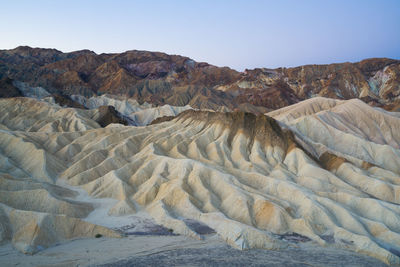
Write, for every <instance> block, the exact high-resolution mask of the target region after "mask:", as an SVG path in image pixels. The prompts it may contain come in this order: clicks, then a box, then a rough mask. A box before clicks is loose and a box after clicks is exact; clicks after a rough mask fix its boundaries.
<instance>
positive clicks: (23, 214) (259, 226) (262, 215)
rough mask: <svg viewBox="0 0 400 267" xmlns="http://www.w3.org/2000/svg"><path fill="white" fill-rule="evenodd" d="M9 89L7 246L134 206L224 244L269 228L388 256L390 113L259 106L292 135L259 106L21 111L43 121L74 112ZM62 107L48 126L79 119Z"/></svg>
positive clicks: (2, 164)
mask: <svg viewBox="0 0 400 267" xmlns="http://www.w3.org/2000/svg"><path fill="white" fill-rule="evenodd" d="M19 100H20V102H16V103H13V104H7V101H9V100H1V101H0V108H3V110H1V113H0V114H2V116H3V118H1V119H0V125H1V126H0V127H1V129H2V130H1V131H0V190H1V191H0V203H2V204H1V205H0V218H2V219H1V220H0V224H1V225H0V226H1V227H0V229H3V230H2V232H1V231H0V237H1V238H2V239H1V240H0V241H3V242H9V241H12V242H13V244H14V246H15V247H16V248H18V249H20V250H21V251H24V252H35V251H37V250H39V249H40V247H47V246H50V245H51V244H54V243H55V242H56V241H58V240H62V239H69V238H72V237H75V236H91V235H94V234H96V233H101V234H104V235H110V236H115V235H117V234H116V233H115V232H114V231H112V230H110V228H112V226H113V222H115V224H118V223H119V224H120V223H121V221H123V220H125V219H128V218H129V217H128V216H130V215H132V214H135V213H137V212H139V213H140V212H143V213H146V214H149V215H150V216H151V217H152V218H153V219H154V220H155V221H156V222H158V223H160V224H162V225H163V226H165V227H167V228H171V229H173V230H174V232H175V233H179V234H183V235H188V236H192V237H195V238H202V236H201V234H200V233H198V232H197V231H196V229H194V228H193V227H191V225H190V224H189V223H188V220H191V221H197V222H199V223H202V224H205V225H207V226H208V227H210V228H212V229H214V230H215V232H216V233H217V234H218V235H219V236H220V237H221V238H223V239H224V240H225V241H226V242H227V243H229V244H230V245H232V246H233V247H236V248H238V249H247V248H266V249H279V248H283V247H286V246H288V245H290V244H289V243H288V242H286V241H284V240H282V239H281V238H279V235H283V234H287V233H291V232H294V233H298V234H300V235H303V236H306V237H308V238H310V239H312V240H314V241H316V242H318V243H320V244H321V245H325V246H339V247H343V248H346V249H350V250H354V251H357V252H359V253H363V254H367V255H370V256H373V257H376V258H378V259H380V260H382V261H384V262H386V263H388V264H392V265H400V257H399V255H400V253H399V252H400V150H399V145H400V143H399V141H400V136H399V133H400V118H399V117H397V116H392V115H391V113H388V112H383V111H381V110H378V109H373V108H371V107H369V106H368V105H365V104H364V103H362V102H360V101H358V100H357V101H356V100H349V101H337V100H330V99H324V98H315V99H311V100H307V101H305V102H302V103H299V104H297V105H293V106H291V107H287V108H284V109H281V110H278V111H274V112H271V113H270V114H269V115H270V116H272V117H275V118H276V119H278V120H279V121H280V124H281V125H282V126H283V127H287V128H290V129H292V130H293V131H294V133H295V134H296V136H293V135H292V134H291V133H290V132H289V131H283V130H282V129H281V128H280V127H279V126H278V124H277V123H276V122H275V121H274V120H272V119H270V118H267V117H265V116H258V117H256V116H254V115H246V114H243V113H227V114H224V113H211V112H195V111H186V112H184V113H182V114H180V115H179V116H178V117H177V118H175V119H173V120H171V121H167V122H163V123H160V124H155V125H151V126H146V127H129V126H122V125H111V126H108V127H106V128H99V127H98V126H95V125H94V124H93V125H92V126H90V127H89V126H87V127H88V128H87V129H82V130H80V129H79V127H78V129H77V130H75V131H74V130H73V129H74V127H72V128H69V127H67V129H68V131H65V130H64V128H63V127H61V128H57V129H58V130H57V131H56V130H54V129H53V130H52V131H47V130H46V129H48V128H46V127H45V128H44V127H43V126H42V127H36V128H35V127H32V125H35V123H34V120H33V119H32V118H31V117H30V116H31V114H32V113H33V110H31V111H30V112H23V111H24V110H27V109H28V110H29V107H31V106H34V107H37V108H38V110H39V111H38V112H37V114H43V115H40V116H39V115H37V117H36V118H37V119H38V118H42V119H43V120H45V121H49V123H50V124H51V119H50V118H57V116H56V115H57V114H58V113H57V112H60V113H62V112H67V113H68V112H72V113H73V111H74V110H73V109H62V108H59V107H58V108H55V107H54V106H52V105H51V104H47V103H44V104H43V103H41V104H35V105H33V104H32V102H31V101H35V100H31V99H29V100H26V99H24V98H21V99H19ZM24 100H26V101H24ZM35 102H36V103H39V102H38V101H35ZM7 109H9V110H10V111H9V112H8V111H7ZM55 110H57V111H56V112H54V111H55ZM66 110H67V111H66ZM75 112H76V113H74V116H64V115H63V116H62V117H65V119H66V120H65V122H63V123H62V125H69V123H71V124H73V123H72V122H74V121H76V120H79V121H80V122H81V123H82V124H85V125H91V124H90V123H92V122H90V117H88V116H85V113H81V111H75ZM85 112H91V110H88V111H85ZM5 113H7V115H4V114H5ZM68 114H69V113H68ZM82 114H83V115H82ZM45 118H46V119H45ZM10 121H11V122H12V123H11V122H10ZM12 125H14V126H12ZM3 194H4V195H3ZM39 200H40V201H39ZM19 222H20V223H19ZM102 223H103V224H102ZM26 225H28V226H26ZM25 227H29V229H25ZM33 229H40V231H39V232H36V231H33ZM71 229H79V230H71ZM71 231H72V232H71Z"/></svg>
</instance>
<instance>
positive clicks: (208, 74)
mask: <svg viewBox="0 0 400 267" xmlns="http://www.w3.org/2000/svg"><path fill="white" fill-rule="evenodd" d="M0 79H3V80H4V79H8V80H7V81H10V80H12V81H14V83H17V84H18V83H19V84H21V82H22V83H25V84H27V85H28V86H30V87H39V88H40V87H41V88H44V89H45V90H47V91H48V92H49V93H50V94H61V95H82V96H85V97H92V96H96V95H101V94H113V95H122V96H129V97H131V98H134V99H136V100H137V101H139V103H143V102H147V103H152V104H155V105H164V104H169V105H172V106H185V105H189V106H191V107H192V108H198V109H212V110H220V109H221V107H222V108H227V109H230V110H235V109H237V110H243V111H249V112H255V113H265V112H267V111H269V110H273V109H278V108H282V107H285V106H288V105H291V104H295V103H298V102H300V101H302V100H305V99H308V98H311V97H314V96H323V97H330V98H335V99H351V98H360V99H362V100H363V101H365V102H367V103H369V104H370V105H373V106H379V107H383V108H386V109H388V110H393V111H396V110H398V109H399V107H400V98H399V96H400V61H399V60H394V59H386V58H374V59H366V60H363V61H361V62H357V63H340V64H329V65H306V66H300V67H295V68H277V69H266V68H259V69H254V70H245V71H244V72H237V71H235V70H232V69H230V68H228V67H216V66H212V65H210V64H207V63H201V62H195V61H194V60H192V59H190V58H187V57H182V56H177V55H167V54H164V53H159V52H147V51H136V50H133V51H127V52H124V53H116V54H100V55H98V54H96V53H94V52H92V51H89V50H82V51H75V52H71V53H62V52H61V51H58V50H55V49H41V48H30V47H26V46H24V47H17V48H15V49H11V50H0ZM17 87H18V86H17ZM5 88H10V87H9V86H8V87H0V90H2V91H4V90H15V89H5ZM10 94H12V95H14V94H15V93H10ZM1 95H5V96H7V95H8V93H7V94H5V93H1Z"/></svg>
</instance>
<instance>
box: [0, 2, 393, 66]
mask: <svg viewBox="0 0 400 267" xmlns="http://www.w3.org/2000/svg"><path fill="white" fill-rule="evenodd" d="M19 45H29V46H33V47H46V48H56V49H59V50H61V51H65V52H67V51H73V50H80V49H90V50H93V51H95V52H97V53H103V52H123V51H126V50H132V49H138V50H149V51H161V52H166V53H168V54H179V55H184V56H188V57H191V58H193V59H195V60H196V61H205V62H209V63H211V64H214V65H217V66H229V67H232V68H234V69H237V70H240V71H241V70H244V69H245V68H255V67H279V66H297V65H303V64H312V63H316V64H321V63H333V62H344V61H352V62H353V61H359V60H361V59H364V58H369V57H390V58H397V59H400V0H331V1H328V0H273V1H257V0H243V1H242V0H237V1H235V0H231V1H228V0H198V1H194V0H193V1H192V0H169V1H167V0H165V1H161V0H158V1H156V0H154V1H152V0H143V1H122V0H112V1H105V0H79V1H76V0H68V1H61V0H48V1H45V0H0V49H9V48H14V47H17V46H19Z"/></svg>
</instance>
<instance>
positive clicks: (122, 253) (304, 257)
mask: <svg viewBox="0 0 400 267" xmlns="http://www.w3.org/2000/svg"><path fill="white" fill-rule="evenodd" d="M99 265H100V266H104V267H105V266H110V267H111V266H112V267H114V266H115V267H116V266H374V267H378V266H386V265H385V264H384V263H382V262H380V261H379V260H377V259H374V258H371V257H368V256H365V255H361V254H357V253H355V252H351V251H346V250H342V249H337V248H324V247H320V246H318V245H316V244H314V243H313V242H312V241H310V242H305V243H297V244H293V245H292V246H290V247H289V248H285V249H281V250H275V251H274V250H263V249H252V250H243V251H240V250H237V249H234V248H231V247H229V246H228V245H226V243H225V242H223V241H222V240H220V239H219V238H218V236H217V235H210V236H207V237H206V239H205V240H204V241H200V240H196V239H191V238H188V237H184V236H138V235H131V236H128V237H125V238H97V239H95V238H93V239H77V240H73V241H71V242H66V243H62V244H59V245H57V246H54V247H51V248H48V249H46V250H43V251H41V252H39V253H37V254H35V255H33V256H30V255H26V254H22V253H21V252H19V251H17V250H15V249H14V248H12V246H11V244H7V245H3V246H0V266H99Z"/></svg>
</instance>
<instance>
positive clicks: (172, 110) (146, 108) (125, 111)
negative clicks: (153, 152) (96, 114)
mask: <svg viewBox="0 0 400 267" xmlns="http://www.w3.org/2000/svg"><path fill="white" fill-rule="evenodd" d="M71 98H72V99H73V100H74V101H76V102H78V103H80V104H82V105H83V106H85V107H86V108H88V109H96V108H98V107H100V106H113V107H114V108H115V109H116V110H117V111H118V112H119V113H121V114H122V115H123V116H125V117H126V118H128V121H129V122H130V124H131V125H135V126H143V125H148V124H150V123H151V122H152V121H153V120H155V119H157V118H159V117H164V116H176V115H178V114H179V113H181V112H182V111H185V110H188V109H192V108H191V107H190V106H183V107H178V106H176V107H175V106H170V105H164V106H159V107H152V105H151V104H148V103H143V104H142V105H140V104H139V103H138V102H137V101H136V100H134V99H130V98H123V97H119V96H113V95H108V94H105V95H101V96H97V97H91V98H85V97H84V96H80V95H73V96H71Z"/></svg>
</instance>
